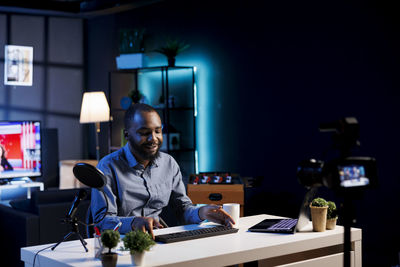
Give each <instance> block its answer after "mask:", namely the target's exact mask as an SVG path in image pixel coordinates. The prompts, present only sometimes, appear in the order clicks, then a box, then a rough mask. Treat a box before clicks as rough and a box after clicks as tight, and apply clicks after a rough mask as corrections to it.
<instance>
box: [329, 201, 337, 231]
mask: <svg viewBox="0 0 400 267" xmlns="http://www.w3.org/2000/svg"><path fill="white" fill-rule="evenodd" d="M337 218H338V216H337V209H336V204H335V202H333V201H328V212H327V217H326V229H328V230H333V229H335V226H336V221H337Z"/></svg>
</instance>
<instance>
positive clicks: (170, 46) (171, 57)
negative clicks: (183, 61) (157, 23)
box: [155, 39, 190, 67]
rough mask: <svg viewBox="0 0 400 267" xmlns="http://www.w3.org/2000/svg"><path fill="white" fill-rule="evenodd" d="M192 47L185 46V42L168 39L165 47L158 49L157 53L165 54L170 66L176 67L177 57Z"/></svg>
mask: <svg viewBox="0 0 400 267" xmlns="http://www.w3.org/2000/svg"><path fill="white" fill-rule="evenodd" d="M189 47H190V45H188V44H185V43H184V42H181V41H178V40H176V39H168V40H167V41H166V43H165V45H164V46H162V47H160V48H158V49H156V50H155V51H156V52H158V53H161V54H163V55H164V56H166V57H167V59H168V66H169V67H174V66H175V57H176V56H177V55H178V54H180V53H182V52H183V51H185V50H186V49H188V48H189Z"/></svg>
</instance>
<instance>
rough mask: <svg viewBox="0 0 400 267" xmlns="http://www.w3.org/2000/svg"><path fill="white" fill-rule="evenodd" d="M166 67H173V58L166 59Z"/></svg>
mask: <svg viewBox="0 0 400 267" xmlns="http://www.w3.org/2000/svg"><path fill="white" fill-rule="evenodd" d="M168 67H175V58H174V57H169V58H168Z"/></svg>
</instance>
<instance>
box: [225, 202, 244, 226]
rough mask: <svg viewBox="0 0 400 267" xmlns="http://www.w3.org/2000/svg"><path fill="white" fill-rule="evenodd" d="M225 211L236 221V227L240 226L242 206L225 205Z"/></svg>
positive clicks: (235, 204)
mask: <svg viewBox="0 0 400 267" xmlns="http://www.w3.org/2000/svg"><path fill="white" fill-rule="evenodd" d="M222 208H223V209H224V211H226V212H227V213H228V214H229V215H231V217H232V219H233V220H234V221H235V224H234V227H238V226H239V217H240V204H237V203H225V204H223V205H222Z"/></svg>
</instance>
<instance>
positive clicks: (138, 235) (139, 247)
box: [122, 230, 156, 266]
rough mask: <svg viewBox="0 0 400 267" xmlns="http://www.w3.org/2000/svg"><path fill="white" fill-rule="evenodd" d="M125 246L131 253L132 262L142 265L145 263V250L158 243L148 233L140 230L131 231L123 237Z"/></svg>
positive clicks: (135, 264)
mask: <svg viewBox="0 0 400 267" xmlns="http://www.w3.org/2000/svg"><path fill="white" fill-rule="evenodd" d="M122 240H123V242H124V248H125V249H126V250H129V252H130V254H131V259H132V264H133V265H134V266H140V265H142V264H144V254H145V251H147V250H149V249H150V248H151V247H152V246H153V245H155V244H156V242H154V240H153V239H152V238H151V236H150V235H149V234H148V233H145V232H143V231H140V230H135V231H130V232H129V233H127V234H126V235H125V237H124V238H123V239H122Z"/></svg>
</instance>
